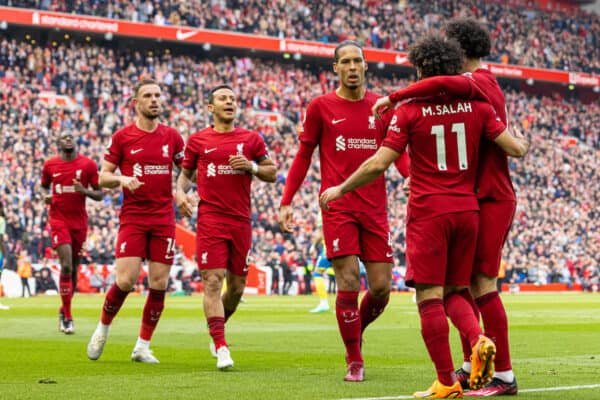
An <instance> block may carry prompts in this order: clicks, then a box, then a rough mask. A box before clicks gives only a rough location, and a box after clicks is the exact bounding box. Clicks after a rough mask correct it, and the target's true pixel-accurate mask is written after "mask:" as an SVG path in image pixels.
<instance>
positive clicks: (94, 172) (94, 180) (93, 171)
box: [88, 160, 100, 190]
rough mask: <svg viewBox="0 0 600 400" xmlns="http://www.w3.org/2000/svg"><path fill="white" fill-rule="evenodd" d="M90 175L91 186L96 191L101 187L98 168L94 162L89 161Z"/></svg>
mask: <svg viewBox="0 0 600 400" xmlns="http://www.w3.org/2000/svg"><path fill="white" fill-rule="evenodd" d="M88 173H89V176H90V185H92V187H93V188H94V189H96V190H97V189H99V188H100V186H99V185H98V166H97V165H96V163H95V162H94V161H93V160H89V162H88Z"/></svg>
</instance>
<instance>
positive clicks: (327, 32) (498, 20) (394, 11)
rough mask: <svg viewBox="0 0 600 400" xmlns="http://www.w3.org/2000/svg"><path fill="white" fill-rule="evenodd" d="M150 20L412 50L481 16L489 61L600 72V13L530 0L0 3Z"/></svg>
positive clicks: (31, 0) (21, 0)
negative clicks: (433, 33) (489, 42)
mask: <svg viewBox="0 0 600 400" xmlns="http://www.w3.org/2000/svg"><path fill="white" fill-rule="evenodd" d="M7 3H8V4H10V5H12V6H15V7H28V8H38V9H42V10H49V11H61V12H68V13H76V14H88V15H96V16H103V17H108V18H115V19H125V20H131V21H139V22H147V23H153V24H156V25H187V26H191V27H198V28H206V29H218V30H225V31H237V32H244V33H251V34H256V35H266V36H275V37H278V38H290V39H303V40H313V41H321V42H325V43H339V42H341V41H343V40H346V39H352V40H357V41H358V42H360V43H362V44H364V45H365V46H366V47H377V48H383V49H387V50H399V51H407V50H408V46H409V45H410V44H411V43H414V42H415V41H416V39H417V38H419V37H420V36H422V35H423V34H424V33H425V32H427V31H429V30H432V29H434V30H435V29H441V28H442V27H443V24H444V23H445V22H446V21H447V20H448V19H449V18H452V17H457V16H461V17H466V16H472V17H475V18H477V19H479V20H481V22H483V23H484V24H485V25H486V26H487V28H488V29H489V30H490V32H491V33H492V38H493V44H494V46H493V48H492V53H491V55H490V57H489V60H490V61H495V62H501V63H510V64H520V65H528V66H533V67H541V68H553V69H561V70H569V71H584V72H592V73H596V74H598V73H600V24H599V23H598V15H597V14H595V13H588V12H585V11H583V10H572V11H571V12H570V13H567V12H562V11H558V10H552V9H549V10H543V9H538V8H535V7H534V6H533V4H535V3H534V2H532V1H530V0H511V1H498V0H488V1H476V0H460V1H459V0H433V1H421V0H406V1H397V2H390V1H383V0H370V1H358V0H339V1H327V2H326V1H321V2H319V1H314V2H306V1H304V0H288V1H278V0H253V1H248V2H240V1H233V0H229V1H210V2H208V1H201V0H191V1H180V0H162V1H153V2H151V1H145V2H125V1H124V2H121V1H118V2H117V1H96V0H80V1H77V2H73V1H67V2H63V1H41V2H40V1H35V0H11V1H8V2H7V1H6V0H4V1H0V4H2V5H6V4H7Z"/></svg>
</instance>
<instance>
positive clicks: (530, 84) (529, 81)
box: [525, 78, 534, 86]
mask: <svg viewBox="0 0 600 400" xmlns="http://www.w3.org/2000/svg"><path fill="white" fill-rule="evenodd" d="M533 82H534V80H533V79H532V78H527V80H526V81H525V83H526V84H528V85H529V86H533Z"/></svg>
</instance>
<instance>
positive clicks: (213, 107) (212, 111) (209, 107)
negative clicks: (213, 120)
mask: <svg viewBox="0 0 600 400" xmlns="http://www.w3.org/2000/svg"><path fill="white" fill-rule="evenodd" d="M206 108H207V109H208V112H209V113H211V114H212V113H214V112H215V106H214V105H213V104H212V103H208V106H206Z"/></svg>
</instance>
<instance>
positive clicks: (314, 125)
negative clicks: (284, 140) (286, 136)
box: [299, 100, 323, 148]
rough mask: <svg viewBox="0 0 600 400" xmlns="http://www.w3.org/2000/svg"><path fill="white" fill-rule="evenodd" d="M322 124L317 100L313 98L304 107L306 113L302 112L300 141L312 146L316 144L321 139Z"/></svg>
mask: <svg viewBox="0 0 600 400" xmlns="http://www.w3.org/2000/svg"><path fill="white" fill-rule="evenodd" d="M322 125H323V124H322V120H321V113H320V110H319V103H318V101H317V100H313V101H311V102H310V104H309V105H308V107H307V108H306V114H304V122H303V123H302V132H300V136H299V139H300V141H301V142H303V143H306V144H307V145H309V146H310V147H313V148H314V147H315V146H317V145H318V144H319V141H320V139H321V129H322Z"/></svg>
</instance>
